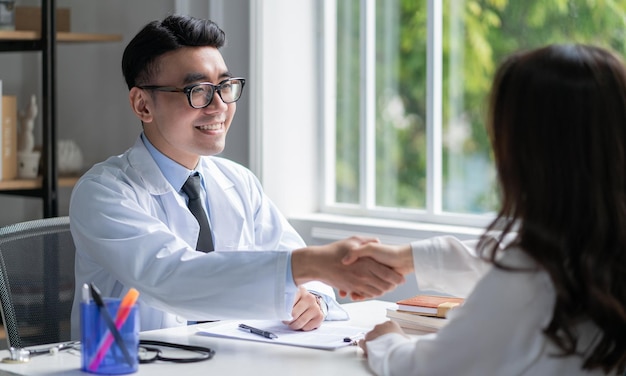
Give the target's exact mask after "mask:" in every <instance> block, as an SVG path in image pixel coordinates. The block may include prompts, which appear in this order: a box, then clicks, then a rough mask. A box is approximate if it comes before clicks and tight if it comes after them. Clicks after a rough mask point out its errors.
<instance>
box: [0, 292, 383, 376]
mask: <svg viewBox="0 0 626 376" xmlns="http://www.w3.org/2000/svg"><path fill="white" fill-rule="evenodd" d="M392 305H393V303H390V302H385V301H380V300H369V301H365V302H358V303H347V304H344V305H343V307H344V308H345V309H346V311H348V313H349V314H350V317H351V319H350V321H339V322H325V323H324V325H339V326H341V325H351V326H359V327H363V328H366V329H371V328H372V327H373V326H374V325H376V324H378V323H380V322H383V321H386V320H387V319H386V316H385V315H386V308H387V307H390V306H392ZM200 325H211V324H200ZM196 331H197V328H196V327H195V326H187V327H178V328H169V329H160V330H153V331H147V332H142V333H141V338H142V339H150V340H160V341H166V342H174V343H181V344H189V345H197V346H205V347H210V348H212V349H214V350H215V351H216V354H215V357H214V358H213V359H211V360H208V361H203V362H198V363H189V364H173V363H164V362H159V363H152V364H140V365H139V371H138V372H137V373H134V374H133V375H138V376H141V375H151V376H159V375H168V376H170V375H185V376H188V375H228V376H237V375H259V376H261V375H272V376H275V375H298V376H307V375H311V376H333V375H340V376H346V375H350V376H353V375H372V373H371V371H370V370H369V368H368V365H367V360H366V359H365V357H364V356H363V351H362V350H361V349H360V348H358V347H356V346H348V347H345V348H340V349H338V350H335V351H327V350H316V349H307V348H300V347H292V346H283V345H272V344H267V343H262V342H252V341H242V340H235V339H226V338H215V337H207V336H201V335H196ZM7 356H8V350H3V351H0V358H5V357H7ZM3 375H6V376H14V375H82V376H85V375H89V374H88V373H85V372H82V371H81V370H80V354H78V353H71V352H60V353H58V354H57V355H41V356H36V357H33V358H32V359H31V360H30V361H29V362H28V363H24V364H6V363H0V376H3Z"/></svg>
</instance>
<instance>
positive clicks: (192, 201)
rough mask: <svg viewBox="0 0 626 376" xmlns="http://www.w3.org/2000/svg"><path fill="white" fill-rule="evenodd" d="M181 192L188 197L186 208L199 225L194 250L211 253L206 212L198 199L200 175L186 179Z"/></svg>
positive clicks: (211, 243)
mask: <svg viewBox="0 0 626 376" xmlns="http://www.w3.org/2000/svg"><path fill="white" fill-rule="evenodd" d="M183 192H185V194H186V195H187V197H189V202H188V203H187V206H188V207H189V211H190V212H191V214H193V216H194V217H196V220H197V221H198V223H199V224H200V234H199V235H198V245H197V246H196V249H197V250H198V251H202V252H213V250H214V248H213V235H212V234H211V226H209V221H208V220H207V216H206V212H205V211H204V207H202V200H201V199H200V192H202V189H201V187H200V175H199V174H198V173H195V174H193V175H191V176H189V178H188V179H187V181H186V182H185V184H183Z"/></svg>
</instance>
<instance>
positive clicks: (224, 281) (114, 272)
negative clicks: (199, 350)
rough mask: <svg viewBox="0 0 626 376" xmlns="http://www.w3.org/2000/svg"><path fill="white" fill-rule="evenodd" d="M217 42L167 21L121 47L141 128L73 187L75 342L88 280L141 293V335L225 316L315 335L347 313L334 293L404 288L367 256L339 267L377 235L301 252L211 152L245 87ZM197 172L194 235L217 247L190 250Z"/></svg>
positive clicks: (255, 192)
mask: <svg viewBox="0 0 626 376" xmlns="http://www.w3.org/2000/svg"><path fill="white" fill-rule="evenodd" d="M224 41H225V35H224V33H223V31H222V30H221V29H220V28H219V27H218V26H217V25H216V24H214V23H213V22H211V21H209V20H201V19H196V18H192V17H187V16H169V17H167V18H165V19H164V20H160V21H154V22H151V23H149V24H148V25H146V26H145V27H144V28H143V29H142V30H141V31H140V32H139V33H138V34H137V35H136V36H135V38H134V39H133V40H131V42H130V43H129V44H128V46H127V47H126V49H125V51H124V56H123V58H122V70H123V73H124V77H125V79H126V83H127V85H128V88H129V100H130V105H131V108H132V110H133V112H134V113H135V114H136V116H137V117H138V118H139V120H140V121H141V125H142V128H143V132H142V133H141V134H140V136H139V137H138V138H137V140H136V142H135V144H134V145H133V146H132V147H131V148H130V149H129V150H127V151H126V152H125V153H124V154H122V155H119V156H114V157H111V158H109V159H107V160H106V161H104V162H102V163H99V164H96V165H95V166H93V167H92V168H91V169H90V170H89V171H88V172H87V173H86V174H85V175H83V176H82V177H81V179H80V180H79V181H78V183H77V184H76V186H75V187H74V190H73V192H72V197H71V200H70V226H71V231H72V236H73V238H74V242H75V245H76V266H75V272H76V286H77V289H76V290H77V291H76V293H75V298H74V306H73V311H72V332H73V335H72V336H73V337H77V336H78V333H79V332H78V323H79V304H80V287H81V286H82V285H83V284H84V283H92V282H93V283H94V284H96V285H97V286H98V287H99V288H100V290H101V291H102V293H103V294H104V295H105V296H110V297H121V296H123V295H124V294H125V293H126V292H127V291H128V289H130V288H131V287H133V288H136V289H137V290H139V291H140V293H141V296H140V307H141V308H140V312H141V328H142V330H150V329H157V328H165V327H171V326H180V325H186V324H187V323H188V321H199V320H215V319H226V318H255V319H261V318H277V319H281V320H284V322H285V324H286V325H289V326H290V327H291V328H292V329H294V330H312V329H315V328H317V327H319V325H321V323H322V321H323V320H324V319H331V320H332V319H345V318H346V314H345V312H343V310H341V308H340V307H339V306H338V305H337V303H336V301H335V300H334V293H333V290H332V288H331V287H330V286H329V285H328V284H331V285H334V286H335V287H338V288H341V289H342V290H345V291H350V292H352V293H353V295H354V296H359V297H373V296H377V295H380V294H382V293H384V292H386V291H389V290H391V289H393V288H395V286H396V285H397V284H398V283H401V282H403V276H401V275H400V274H398V273H396V272H395V271H393V270H392V269H391V268H388V267H386V266H383V265H381V264H378V263H377V262H375V261H374V260H372V259H363V260H359V262H357V263H355V264H354V265H351V266H349V267H347V266H343V265H342V264H341V262H340V260H341V257H342V256H343V255H344V254H345V253H346V252H347V250H348V249H349V248H351V247H354V246H357V245H359V244H361V243H362V242H365V241H370V240H372V239H357V238H352V239H347V240H344V241H341V242H336V243H333V244H330V245H328V246H322V247H309V248H306V249H303V248H305V247H306V245H305V244H304V242H303V240H302V239H301V238H300V236H299V235H298V234H297V233H296V231H295V230H294V229H293V228H292V227H291V226H290V225H289V223H288V222H287V220H286V219H285V218H284V216H283V215H282V214H281V213H280V212H279V211H278V209H277V208H276V207H275V206H274V204H273V203H272V202H271V200H270V199H269V198H268V197H267V196H266V195H265V193H264V192H263V190H262V187H261V185H260V183H259V181H258V180H257V179H256V177H255V176H254V175H253V174H252V173H251V172H250V171H249V170H248V169H246V168H245V167H243V166H241V165H238V164H236V163H234V162H232V161H229V160H226V159H224V158H219V157H216V156H215V155H216V154H219V153H220V152H221V151H222V150H223V149H224V146H225V139H226V134H227V132H228V130H229V127H230V125H231V121H232V119H233V116H234V114H235V110H236V102H237V100H238V99H239V98H240V96H241V93H242V91H243V87H244V85H245V79H244V78H240V77H233V75H232V74H231V73H230V71H229V70H228V68H227V66H226V63H225V62H224V59H223V58H222V55H221V53H220V51H219V48H221V47H222V46H223V44H224ZM195 174H199V175H200V180H201V184H200V185H201V188H202V190H201V194H200V199H201V202H202V206H203V208H204V210H205V212H206V213H207V214H206V219H207V221H208V223H209V225H210V229H211V231H212V234H211V233H209V234H208V237H210V239H207V236H204V237H203V239H200V240H201V241H202V242H205V241H207V240H208V241H209V243H210V244H211V248H213V249H214V252H203V251H207V250H206V249H205V250H202V251H197V250H196V247H197V244H199V239H198V236H199V232H200V225H199V223H198V220H196V218H195V217H194V215H193V214H192V213H191V212H190V210H189V209H188V207H187V201H188V199H189V196H188V195H187V194H186V193H185V192H183V189H182V187H183V185H184V183H185V182H186V180H187V179H188V177H189V176H191V175H195ZM294 250H295V251H294ZM315 280H317V281H323V282H325V283H321V282H315ZM307 282H309V283H307ZM304 283H307V284H306V286H303V284H304Z"/></svg>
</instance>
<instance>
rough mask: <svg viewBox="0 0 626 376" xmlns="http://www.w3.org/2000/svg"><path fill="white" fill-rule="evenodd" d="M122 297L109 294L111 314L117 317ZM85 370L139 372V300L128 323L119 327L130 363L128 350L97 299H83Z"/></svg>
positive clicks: (81, 315) (82, 327) (108, 308)
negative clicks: (121, 343)
mask: <svg viewBox="0 0 626 376" xmlns="http://www.w3.org/2000/svg"><path fill="white" fill-rule="evenodd" d="M120 302H121V299H109V298H105V299H104V303H105V306H106V309H107V311H108V312H109V316H111V318H112V319H113V321H114V322H115V321H116V316H117V314H118V310H119V308H120ZM80 329H81V339H80V340H81V370H82V371H84V372H89V373H95V374H107V375H122V374H128V373H133V372H137V369H138V367H139V359H138V357H137V354H138V350H139V311H138V306H137V304H135V305H134V306H133V307H132V308H131V309H130V313H129V314H128V317H127V318H126V320H125V321H124V324H123V325H122V326H121V327H120V328H119V329H118V331H119V332H120V335H121V338H122V342H123V343H124V345H125V346H126V349H127V350H128V353H129V355H130V358H131V360H132V361H131V362H130V364H129V363H128V361H127V359H126V357H125V356H124V352H123V351H122V349H121V348H120V346H119V345H118V344H117V343H116V341H115V339H114V337H113V335H112V333H111V332H110V330H109V327H108V326H107V324H106V322H105V321H104V319H103V317H102V315H101V312H100V309H99V307H98V305H97V304H96V303H95V302H89V303H81V306H80Z"/></svg>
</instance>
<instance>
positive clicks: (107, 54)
mask: <svg viewBox="0 0 626 376" xmlns="http://www.w3.org/2000/svg"><path fill="white" fill-rule="evenodd" d="M212 3H214V4H215V3H222V1H221V0H212ZM36 4H39V2H38V1H29V0H21V1H20V5H36ZM247 4H248V1H247V0H229V1H223V5H222V6H221V8H222V9H223V14H222V15H221V18H223V19H224V24H223V25H222V24H220V26H222V28H223V29H224V30H225V31H226V33H227V42H228V46H227V47H225V48H224V49H223V54H224V56H225V59H226V62H227V64H228V65H229V69H230V70H231V71H233V72H236V74H240V75H242V76H247V75H248V61H249V59H248V57H247V49H248V43H247V41H248V35H249V28H248V24H249V23H248V17H249V16H248V13H247ZM57 6H58V7H69V8H70V9H71V30H72V31H76V32H86V33H111V34H122V36H123V39H122V41H121V42H107V43H84V44H59V45H58V47H57V71H58V78H57V94H58V96H57V105H58V106H57V119H58V129H57V138H58V139H66V138H71V139H74V140H75V141H76V142H77V143H78V145H79V146H80V148H81V150H82V152H83V155H84V163H85V167H86V168H87V167H89V166H90V165H92V164H94V163H97V162H99V161H102V160H104V159H106V158H107V157H108V156H111V155H115V154H119V153H122V152H123V151H124V150H126V149H127V148H128V147H129V146H130V145H132V143H133V142H134V140H135V138H136V137H137V135H138V134H139V132H140V131H141V125H140V123H139V121H138V120H137V119H136V118H135V117H134V115H133V114H132V113H131V111H130V108H129V104H128V89H127V88H126V85H125V83H124V79H123V77H122V72H121V58H122V52H123V50H124V48H125V46H126V44H127V43H128V42H129V41H130V39H131V38H132V37H133V36H134V35H135V34H136V33H137V32H138V31H139V29H140V28H141V27H143V26H144V25H145V24H146V23H148V22H150V21H152V20H154V19H159V18H163V17H165V16H166V15H168V14H172V13H177V11H180V10H181V9H182V10H183V11H184V10H187V11H188V12H189V13H190V14H192V15H194V16H198V17H208V16H209V12H210V10H209V8H211V7H210V6H209V2H208V1H207V2H204V1H191V0H188V1H184V0H182V1H181V0H107V1H97V0H59V1H57ZM214 9H215V8H214ZM217 9H220V8H217ZM242 53H243V54H244V55H243V56H241V54H242ZM40 61H41V56H40V54H39V53H36V52H28V53H2V54H0V67H1V69H0V79H1V80H2V81H3V88H4V90H3V91H4V93H5V94H13V95H17V96H18V107H19V108H23V107H25V104H26V103H27V99H28V97H29V96H30V94H33V93H34V94H37V95H38V98H39V99H40V98H41V84H40V80H41V68H40ZM246 89H248V88H246ZM248 101H249V99H247V98H246V97H245V94H244V98H243V99H242V100H241V101H240V102H239V105H238V114H237V115H236V116H235V120H234V122H233V127H232V128H231V131H230V133H229V138H228V143H227V148H226V150H225V152H224V154H223V155H224V156H226V157H229V158H231V159H233V160H235V161H238V162H240V163H243V164H245V165H248V163H249V155H248V150H249V148H248V143H249V140H248V118H249V115H248V109H247V107H248ZM35 132H36V137H37V138H38V142H40V141H39V140H40V139H41V117H39V118H38V119H37V126H36V129H35ZM70 192H71V189H69V188H61V189H60V197H59V203H60V205H59V213H60V215H65V214H67V210H68V202H69V195H70ZM0 207H1V208H2V210H0V226H1V225H6V224H10V223H15V222H19V221H23V220H29V219H36V218H41V217H42V215H43V211H42V203H41V199H39V198H24V197H19V196H9V195H2V194H1V192H0Z"/></svg>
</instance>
